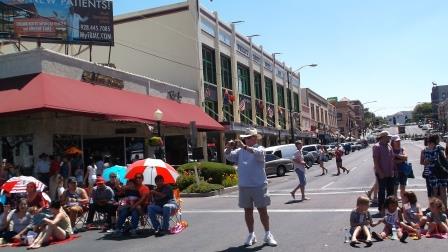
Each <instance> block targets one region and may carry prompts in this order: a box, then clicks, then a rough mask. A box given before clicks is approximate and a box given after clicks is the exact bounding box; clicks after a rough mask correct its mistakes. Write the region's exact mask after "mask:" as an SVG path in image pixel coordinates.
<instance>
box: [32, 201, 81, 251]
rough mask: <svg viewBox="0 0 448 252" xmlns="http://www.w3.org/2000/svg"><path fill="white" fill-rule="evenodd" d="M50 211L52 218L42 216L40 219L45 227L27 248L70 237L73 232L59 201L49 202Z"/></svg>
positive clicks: (34, 247) (35, 247) (68, 218)
mask: <svg viewBox="0 0 448 252" xmlns="http://www.w3.org/2000/svg"><path fill="white" fill-rule="evenodd" d="M50 211H51V213H52V215H53V216H54V217H53V219H52V220H51V219H48V218H44V219H43V220H42V222H43V223H44V225H46V227H45V229H44V230H43V231H42V232H40V233H39V235H38V236H37V237H36V239H35V240H34V242H33V243H32V244H30V246H29V247H28V249H37V248H40V247H41V246H42V244H47V243H49V242H50V241H63V240H65V239H68V238H70V235H72V234H73V230H72V226H71V224H70V217H68V215H67V213H65V211H64V210H63V209H62V207H61V203H60V202H59V201H53V202H51V205H50Z"/></svg>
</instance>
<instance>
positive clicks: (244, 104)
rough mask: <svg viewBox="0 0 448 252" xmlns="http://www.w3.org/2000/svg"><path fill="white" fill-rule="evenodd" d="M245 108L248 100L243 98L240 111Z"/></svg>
mask: <svg viewBox="0 0 448 252" xmlns="http://www.w3.org/2000/svg"><path fill="white" fill-rule="evenodd" d="M244 110H246V100H245V99H242V100H241V101H240V112H243V111H244Z"/></svg>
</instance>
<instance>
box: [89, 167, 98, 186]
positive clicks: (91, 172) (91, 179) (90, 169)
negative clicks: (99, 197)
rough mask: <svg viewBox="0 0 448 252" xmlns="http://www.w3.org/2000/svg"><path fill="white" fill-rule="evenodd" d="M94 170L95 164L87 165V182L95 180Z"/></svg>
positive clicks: (95, 168)
mask: <svg viewBox="0 0 448 252" xmlns="http://www.w3.org/2000/svg"><path fill="white" fill-rule="evenodd" d="M96 170H97V167H96V165H93V166H91V165H89V166H87V173H88V174H89V175H88V177H87V179H88V181H89V184H91V183H95V181H96Z"/></svg>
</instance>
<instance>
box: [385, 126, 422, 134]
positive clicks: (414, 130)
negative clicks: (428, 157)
mask: <svg viewBox="0 0 448 252" xmlns="http://www.w3.org/2000/svg"><path fill="white" fill-rule="evenodd" d="M384 130H387V131H389V133H390V134H392V135H396V134H398V127H397V126H396V127H389V128H386V129H384ZM405 133H406V134H407V135H425V133H426V130H422V129H421V128H419V127H418V126H417V125H407V126H406V128H405Z"/></svg>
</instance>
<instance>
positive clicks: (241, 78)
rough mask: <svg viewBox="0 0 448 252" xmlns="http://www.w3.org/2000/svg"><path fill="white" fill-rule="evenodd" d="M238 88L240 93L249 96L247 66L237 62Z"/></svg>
mask: <svg viewBox="0 0 448 252" xmlns="http://www.w3.org/2000/svg"><path fill="white" fill-rule="evenodd" d="M238 88H239V91H240V94H243V95H247V96H251V94H250V79H249V68H247V67H245V66H243V65H240V64H238Z"/></svg>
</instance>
